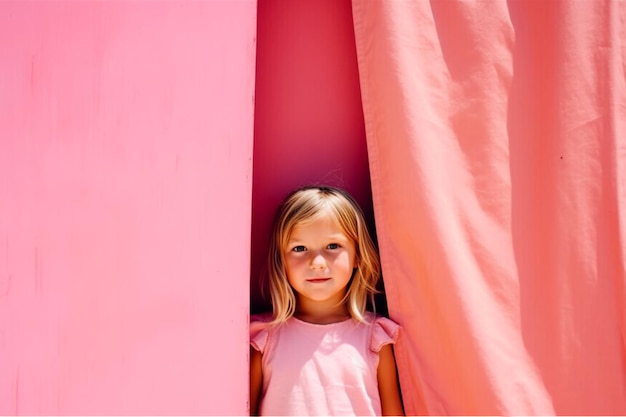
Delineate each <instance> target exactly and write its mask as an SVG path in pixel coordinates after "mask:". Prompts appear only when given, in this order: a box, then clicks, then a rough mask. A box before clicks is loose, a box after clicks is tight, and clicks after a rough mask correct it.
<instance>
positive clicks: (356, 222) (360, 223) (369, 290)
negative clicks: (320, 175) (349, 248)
mask: <svg viewBox="0 0 626 417" xmlns="http://www.w3.org/2000/svg"><path fill="white" fill-rule="evenodd" d="M324 214H329V215H331V216H332V217H333V218H334V220H335V221H337V223H338V224H339V226H340V227H341V228H342V229H343V232H344V233H345V234H346V236H348V238H350V239H351V240H352V242H353V243H354V245H355V247H356V260H355V271H354V274H353V275H352V279H351V280H350V283H349V284H348V290H347V291H346V295H345V297H344V298H343V300H342V303H345V304H346V306H347V310H348V313H349V314H350V316H351V317H352V318H354V319H356V320H358V321H361V322H363V321H365V318H364V314H365V309H366V307H367V301H368V299H369V301H370V302H371V305H372V307H374V294H375V293H377V292H378V291H377V290H376V283H377V282H378V279H379V277H380V261H379V258H378V252H377V251H376V248H375V246H374V243H373V242H372V238H371V237H370V234H369V232H368V230H367V225H366V224H365V218H364V216H363V212H362V211H361V208H360V207H359V205H358V203H357V202H356V201H355V200H354V199H353V198H352V197H351V196H350V195H349V194H348V193H347V192H346V191H344V190H341V189H339V188H335V187H329V186H306V187H302V188H299V189H296V190H295V191H293V192H291V194H289V195H288V196H287V198H286V199H285V201H284V202H283V203H282V204H281V206H280V208H279V209H278V212H277V213H276V218H275V220H274V227H273V230H272V235H271V240H270V248H269V256H268V262H267V270H266V274H267V276H266V279H267V280H268V281H269V291H270V295H271V298H272V307H273V312H274V321H273V323H275V324H278V323H283V322H285V321H287V320H288V319H289V318H290V317H291V316H293V315H294V313H295V311H296V296H295V293H294V290H293V288H291V285H290V284H289V281H288V279H287V273H286V270H285V255H284V254H285V251H284V249H285V247H286V245H287V242H288V241H289V238H290V237H291V232H292V231H293V228H294V227H295V226H296V225H298V224H300V223H303V222H307V221H309V220H312V219H313V218H315V217H316V216H320V215H324Z"/></svg>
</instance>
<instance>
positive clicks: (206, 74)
mask: <svg viewBox="0 0 626 417" xmlns="http://www.w3.org/2000/svg"><path fill="white" fill-rule="evenodd" d="M255 30H256V1H253V0H250V1H241V0H240V1H236V2H232V1H205V2H199V1H171V2H169V1H160V2H141V1H139V2H132V1H129V2H122V1H115V2H57V1H55V2H2V3H1V4H0V44H2V45H3V46H2V48H0V91H1V92H2V93H1V94H0V414H8V415H12V414H53V415H54V414H183V415H185V414H238V415H242V414H245V413H246V403H247V389H246V386H247V381H248V376H247V373H248V368H247V363H246V357H247V353H248V346H247V337H248V335H247V322H248V318H247V316H248V274H249V255H248V247H249V239H250V206H251V204H250V201H251V185H252V184H251V183H252V178H251V169H252V166H251V157H252V132H253V94H254V92H253V90H254V54H255V45H254V36H255Z"/></svg>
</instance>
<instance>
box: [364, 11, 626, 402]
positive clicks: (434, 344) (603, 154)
mask: <svg viewBox="0 0 626 417" xmlns="http://www.w3.org/2000/svg"><path fill="white" fill-rule="evenodd" d="M353 14H354V16H353V17H354V26H355V34H356V43H357V54H358V61H359V74H360V82H361V88H362V97H363V107H364V114H365V125H366V132H367V140H368V152H369V158H370V170H371V177H372V189H373V200H374V211H375V215H376V223H377V229H378V236H379V241H380V250H381V257H382V262H383V270H384V277H385V285H386V290H387V298H388V302H389V310H390V315H391V316H392V317H393V318H394V319H396V320H397V321H398V322H400V323H401V324H402V325H403V327H404V329H405V331H404V337H403V341H402V343H401V345H400V346H399V347H398V349H397V356H398V364H399V373H400V380H401V384H402V389H403V393H404V400H405V406H406V411H407V413H409V414H418V413H420V414H421V413H428V414H555V413H556V414H625V413H626V394H625V393H626V377H625V375H626V302H625V298H626V297H625V288H624V287H625V285H624V283H625V279H626V250H625V247H626V246H625V245H624V240H625V239H626V172H625V171H626V87H625V64H624V57H625V56H626V50H625V48H626V3H625V2H618V1H607V0H595V1H550V2H537V1H508V2H506V1H493V0H484V1H460V0H458V1H453V0H450V1H417V0H416V1H408V0H404V1H397V0H387V1H384V0H379V1H370V0H353Z"/></svg>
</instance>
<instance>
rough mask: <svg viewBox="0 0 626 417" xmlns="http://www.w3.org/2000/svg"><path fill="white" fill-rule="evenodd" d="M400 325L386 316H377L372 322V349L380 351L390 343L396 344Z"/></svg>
mask: <svg viewBox="0 0 626 417" xmlns="http://www.w3.org/2000/svg"><path fill="white" fill-rule="evenodd" d="M399 332H400V326H399V325H398V324H396V323H395V322H394V321H392V320H390V319H388V318H386V317H376V318H375V319H374V323H373V324H372V333H371V338H370V350H372V351H373V352H379V351H380V349H381V348H382V347H383V346H385V345H388V344H395V343H396V342H397V340H398V334H399Z"/></svg>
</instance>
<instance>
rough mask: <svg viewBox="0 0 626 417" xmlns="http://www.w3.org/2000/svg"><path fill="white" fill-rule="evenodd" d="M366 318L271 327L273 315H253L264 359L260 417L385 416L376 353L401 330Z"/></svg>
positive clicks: (253, 333) (254, 339)
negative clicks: (262, 416) (364, 320)
mask: <svg viewBox="0 0 626 417" xmlns="http://www.w3.org/2000/svg"><path fill="white" fill-rule="evenodd" d="M365 318H366V320H367V323H359V322H358V321H356V320H354V319H348V320H345V321H342V322H339V323H332V324H312V323H307V322H304V321H302V320H299V319H297V318H295V317H292V318H290V319H289V320H288V321H287V322H286V323H285V324H283V325H278V326H268V324H267V322H268V321H269V320H271V316H269V315H259V316H253V317H252V321H251V323H250V343H251V345H252V346H253V347H254V348H255V349H256V350H258V351H260V352H261V353H262V354H263V360H262V367H263V392H262V394H261V404H260V407H259V413H260V414H261V415H363V416H364V415H381V405H380V396H379V394H378V382H377V369H378V352H379V351H380V349H381V347H383V346H384V345H386V344H389V343H395V342H396V340H397V338H398V331H399V329H400V326H398V325H397V324H396V323H394V322H393V321H391V320H389V319H387V318H384V317H377V316H375V315H374V314H373V313H369V312H368V313H366V316H365Z"/></svg>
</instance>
